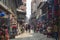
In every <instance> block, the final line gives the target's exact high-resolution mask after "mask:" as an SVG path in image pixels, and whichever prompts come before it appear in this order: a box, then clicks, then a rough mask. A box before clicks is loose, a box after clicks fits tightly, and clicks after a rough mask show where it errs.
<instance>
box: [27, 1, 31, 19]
mask: <svg viewBox="0 0 60 40" xmlns="http://www.w3.org/2000/svg"><path fill="white" fill-rule="evenodd" d="M26 4H27V5H26V8H27V9H26V12H27V15H26V16H27V17H28V19H29V18H30V15H31V0H26Z"/></svg>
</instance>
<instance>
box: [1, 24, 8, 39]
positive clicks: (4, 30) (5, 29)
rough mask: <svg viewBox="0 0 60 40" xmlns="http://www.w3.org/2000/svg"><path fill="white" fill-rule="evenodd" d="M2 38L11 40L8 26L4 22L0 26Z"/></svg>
mask: <svg viewBox="0 0 60 40" xmlns="http://www.w3.org/2000/svg"><path fill="white" fill-rule="evenodd" d="M0 40H9V33H8V27H7V25H5V24H4V23H3V24H2V25H1V26H0Z"/></svg>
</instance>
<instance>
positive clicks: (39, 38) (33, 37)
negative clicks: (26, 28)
mask: <svg viewBox="0 0 60 40" xmlns="http://www.w3.org/2000/svg"><path fill="white" fill-rule="evenodd" d="M11 40H55V39H53V38H47V37H46V35H43V34H40V33H23V34H21V35H19V36H16V38H15V39H11Z"/></svg>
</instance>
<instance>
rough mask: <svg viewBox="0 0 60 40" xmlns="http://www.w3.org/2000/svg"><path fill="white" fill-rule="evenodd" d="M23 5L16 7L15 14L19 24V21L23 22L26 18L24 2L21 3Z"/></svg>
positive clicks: (23, 0)
mask: <svg viewBox="0 0 60 40" xmlns="http://www.w3.org/2000/svg"><path fill="white" fill-rule="evenodd" d="M21 2H22V3H23V4H22V5H20V6H18V8H17V12H18V14H17V15H18V22H20V23H21V21H23V20H24V21H25V18H26V0H22V1H21Z"/></svg>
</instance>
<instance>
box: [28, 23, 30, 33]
mask: <svg viewBox="0 0 60 40" xmlns="http://www.w3.org/2000/svg"><path fill="white" fill-rule="evenodd" d="M28 31H29V33H30V25H29V24H28Z"/></svg>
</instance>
